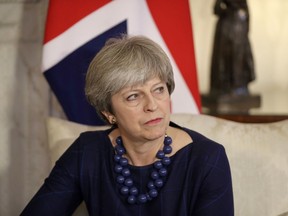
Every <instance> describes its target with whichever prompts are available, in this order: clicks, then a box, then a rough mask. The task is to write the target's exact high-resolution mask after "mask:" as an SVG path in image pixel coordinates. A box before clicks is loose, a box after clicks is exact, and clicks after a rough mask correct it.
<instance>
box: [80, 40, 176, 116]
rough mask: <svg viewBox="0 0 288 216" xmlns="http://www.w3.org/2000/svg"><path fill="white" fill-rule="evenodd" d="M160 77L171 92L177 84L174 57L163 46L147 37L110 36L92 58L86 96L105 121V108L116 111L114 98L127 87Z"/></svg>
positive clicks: (87, 78)
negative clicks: (113, 103)
mask: <svg viewBox="0 0 288 216" xmlns="http://www.w3.org/2000/svg"><path fill="white" fill-rule="evenodd" d="M154 77H159V78H160V80H162V81H164V82H166V84H167V87H168V90H169V93H170V94H171V93H172V92H173V90H174V87H175V83H174V77H173V69H172V66H171V63H170V60H169V58H168V56H167V55H166V53H165V52H164V51H163V49H162V48H161V47H160V46H159V45H158V44H157V43H155V42H154V41H152V40H150V39H148V38H147V37H144V36H133V37H129V36H128V35H122V36H121V37H119V38H111V39H109V40H108V41H107V42H106V44H105V46H104V47H103V48H102V49H101V50H100V51H99V52H98V53H97V54H96V56H95V57H94V59H93V60H92V61H91V63H90V65H89V68H88V72H87V75H86V85H85V95H86V97H87V100H88V102H89V103H90V104H91V105H92V106H93V107H94V108H95V109H96V111H97V113H98V114H99V116H101V117H102V118H103V119H104V120H106V119H105V118H104V116H103V115H102V112H103V111H106V112H110V113H113V110H112V106H111V97H112V96H113V95H114V94H115V93H117V92H119V91H120V90H121V89H123V88H124V87H128V86H133V85H137V84H143V83H145V82H146V81H148V80H150V79H151V78H154Z"/></svg>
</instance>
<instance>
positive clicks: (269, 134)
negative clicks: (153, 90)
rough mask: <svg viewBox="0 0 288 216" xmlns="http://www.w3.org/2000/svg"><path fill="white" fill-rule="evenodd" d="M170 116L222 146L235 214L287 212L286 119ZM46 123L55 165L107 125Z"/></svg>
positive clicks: (266, 215) (264, 215)
mask: <svg viewBox="0 0 288 216" xmlns="http://www.w3.org/2000/svg"><path fill="white" fill-rule="evenodd" d="M171 120H172V121H174V122H176V123H178V124H180V125H182V126H184V127H187V128H190V129H193V130H195V131H198V132H200V133H202V134H203V135H205V136H207V137H209V138H211V139H213V140H215V141H217V142H219V143H221V144H223V145H224V147H225V149H226V152H227V155H228V158H229V161H230V166H231V171H232V179H233V190H234V203H235V215H236V216H237V215H238V216H255V215H261V216H274V215H275V216H276V215H280V214H281V213H283V212H287V211H288V120H285V121H280V122H275V123H266V124H264V123H262V124H244V123H237V122H232V121H229V120H224V119H220V118H216V117H212V116H208V115H191V114H173V115H172V118H171ZM47 123H48V124H47V126H48V138H49V147H50V150H51V160H52V164H54V162H55V160H56V159H57V158H58V157H59V156H60V155H61V154H62V153H63V151H64V150H65V149H66V148H67V147H68V146H69V145H70V144H71V143H72V142H73V140H74V139H76V138H77V137H78V136H79V133H81V132H82V131H86V130H100V129H104V128H106V127H91V126H86V125H81V124H76V123H72V122H69V121H66V120H61V119H57V118H49V119H48V121H47Z"/></svg>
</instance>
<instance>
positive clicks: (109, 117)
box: [101, 111, 116, 125]
mask: <svg viewBox="0 0 288 216" xmlns="http://www.w3.org/2000/svg"><path fill="white" fill-rule="evenodd" d="M101 113H102V114H103V115H104V116H105V117H106V119H107V121H108V122H109V123H110V124H111V125H113V124H115V123H116V117H115V116H114V115H113V114H112V113H110V112H107V111H103V112H101Z"/></svg>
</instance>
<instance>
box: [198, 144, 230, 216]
mask: <svg viewBox="0 0 288 216" xmlns="http://www.w3.org/2000/svg"><path fill="white" fill-rule="evenodd" d="M204 173H205V176H204V180H203V182H202V185H201V189H200V194H199V199H198V201H197V204H196V206H197V208H196V211H195V214H193V216H218V215H219V216H233V215H234V204H233V191H232V180H231V172H230V166H229V162H228V159H227V156H226V153H225V149H224V147H223V146H220V148H219V150H218V151H217V152H215V153H213V156H211V157H210V158H209V160H208V162H207V164H206V167H205V171H204Z"/></svg>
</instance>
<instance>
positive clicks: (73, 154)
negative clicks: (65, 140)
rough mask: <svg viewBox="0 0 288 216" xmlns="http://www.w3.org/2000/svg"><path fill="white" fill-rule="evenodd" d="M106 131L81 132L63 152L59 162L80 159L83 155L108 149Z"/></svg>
mask: <svg viewBox="0 0 288 216" xmlns="http://www.w3.org/2000/svg"><path fill="white" fill-rule="evenodd" d="M107 133H108V130H101V131H86V132H82V133H81V134H80V135H79V136H78V137H77V138H76V139H75V140H74V141H73V142H72V143H70V144H69V147H67V149H66V150H65V151H64V153H63V154H62V156H61V157H60V160H62V161H63V160H64V161H67V160H68V161H69V160H71V159H72V158H73V159H77V158H78V160H79V159H81V158H82V157H83V156H82V155H83V154H85V156H86V155H87V154H95V153H97V152H103V151H107V149H109V140H108V138H107V137H108V136H107Z"/></svg>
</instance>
